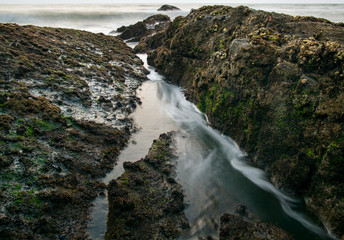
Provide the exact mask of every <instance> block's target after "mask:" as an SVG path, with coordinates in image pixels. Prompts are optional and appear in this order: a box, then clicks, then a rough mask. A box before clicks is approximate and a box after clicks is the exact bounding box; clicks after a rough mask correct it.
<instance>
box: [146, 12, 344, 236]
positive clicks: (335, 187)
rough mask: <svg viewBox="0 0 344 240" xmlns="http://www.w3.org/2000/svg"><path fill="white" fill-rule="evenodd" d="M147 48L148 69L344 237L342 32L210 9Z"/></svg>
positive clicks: (320, 22) (303, 20)
mask: <svg viewBox="0 0 344 240" xmlns="http://www.w3.org/2000/svg"><path fill="white" fill-rule="evenodd" d="M148 39H150V40H149V41H150V42H154V41H155V42H159V43H161V45H160V46H158V47H157V48H156V46H154V47H150V49H152V48H156V49H155V50H153V51H150V52H149V53H148V62H149V63H150V64H151V65H154V66H155V67H156V70H157V71H158V72H160V73H162V74H164V75H165V76H166V78H167V80H168V81H171V82H174V83H176V84H180V85H181V86H182V87H183V88H185V94H186V96H187V98H188V99H189V100H191V101H193V102H194V103H195V104H196V105H197V106H198V108H199V109H200V110H201V111H203V112H205V113H206V114H207V116H208V119H209V121H210V123H211V125H212V126H213V127H215V128H217V129H219V130H221V131H222V132H223V133H225V134H226V135H229V136H230V137H232V138H234V140H235V141H236V142H237V143H238V144H239V145H240V147H241V148H242V149H243V150H244V151H246V152H247V153H248V154H249V156H250V157H251V159H252V164H254V165H255V166H257V167H260V168H263V169H265V170H266V171H267V173H268V174H269V176H270V179H271V181H272V182H273V183H274V184H275V185H276V186H278V187H280V188H283V189H284V190H286V191H290V192H292V193H294V194H298V195H300V196H304V197H306V199H307V205H308V207H309V208H310V209H311V211H313V212H315V213H317V214H318V217H319V218H320V219H321V220H322V221H323V222H324V224H325V226H326V227H327V228H328V229H330V230H331V231H333V232H335V233H336V234H338V235H339V236H342V235H343V234H344V222H343V221H342V219H343V217H344V202H343V198H344V190H343V189H344V174H343V173H344V172H343V170H344V159H343V149H344V141H343V139H344V135H343V132H344V124H343V117H344V95H343V90H344V72H343V69H344V45H343V44H344V25H343V24H342V23H338V24H337V23H332V22H330V21H328V20H325V19H319V18H314V17H292V16H289V15H284V14H278V13H273V12H272V13H270V12H264V11H256V10H253V9H250V8H247V7H243V6H240V7H237V8H231V7H227V6H206V7H202V8H200V9H198V10H193V11H192V12H191V13H190V14H189V15H188V16H186V17H177V18H176V19H175V20H174V21H173V22H172V23H171V24H170V25H169V27H168V28H167V29H166V30H165V31H164V32H163V34H161V35H156V37H155V36H153V37H147V39H146V42H148ZM148 49H149V48H148Z"/></svg>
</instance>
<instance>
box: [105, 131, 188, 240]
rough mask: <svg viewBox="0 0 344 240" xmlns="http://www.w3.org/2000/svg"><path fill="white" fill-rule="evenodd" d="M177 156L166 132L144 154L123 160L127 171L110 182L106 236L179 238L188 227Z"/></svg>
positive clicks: (114, 237) (108, 238)
mask: <svg viewBox="0 0 344 240" xmlns="http://www.w3.org/2000/svg"><path fill="white" fill-rule="evenodd" d="M175 158H176V156H175V155H174V147H173V136H172V133H167V134H161V135H160V137H159V138H158V139H157V140H154V142H153V144H152V146H151V148H150V149H149V152H148V154H147V156H146V157H145V158H143V159H141V160H139V161H137V162H134V163H130V162H125V163H124V164H123V166H124V169H125V172H124V173H123V174H122V175H121V176H120V177H119V178H118V179H116V180H112V181H111V182H110V184H109V185H108V193H109V194H108V198H109V215H108V222H107V227H108V228H107V233H106V238H105V239H107V240H110V239H147V240H148V239H177V238H178V237H179V236H180V235H181V233H182V232H183V231H184V230H186V229H187V228H188V222H187V219H186V217H185V215H184V212H183V210H184V208H185V204H184V202H183V199H184V195H183V192H182V187H181V185H180V184H179V183H177V182H176V180H175V179H174V177H175V169H174V165H175V162H174V161H175Z"/></svg>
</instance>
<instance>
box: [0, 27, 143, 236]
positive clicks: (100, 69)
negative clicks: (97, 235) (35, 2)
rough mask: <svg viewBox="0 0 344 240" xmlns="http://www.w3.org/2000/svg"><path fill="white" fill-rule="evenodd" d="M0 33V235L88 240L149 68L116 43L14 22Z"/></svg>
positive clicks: (84, 34)
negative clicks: (105, 181)
mask: <svg viewBox="0 0 344 240" xmlns="http://www.w3.org/2000/svg"><path fill="white" fill-rule="evenodd" d="M0 33H1V34H0V59H1V60H0V85H1V88H0V206H1V209H0V238H1V239H38V240H39V239H87V233H86V228H87V223H88V221H89V211H90V206H91V205H92V202H93V200H94V199H95V198H96V197H97V196H98V194H101V193H102V192H103V191H104V190H105V185H104V184H103V183H102V182H101V181H100V180H99V179H100V177H103V176H104V175H105V173H106V172H107V171H109V170H110V169H111V168H112V167H113V164H114V163H115V162H116V160H117V157H118V155H119V151H120V150H121V149H122V148H123V147H124V146H125V145H126V143H127V142H128V139H129V136H130V132H131V130H133V126H132V121H131V120H130V119H128V118H127V115H128V114H129V113H130V112H131V111H132V109H134V108H135V106H136V104H139V103H140V101H139V99H137V98H136V97H135V96H134V94H135V90H136V88H137V87H138V86H139V85H140V83H141V82H142V81H143V80H144V79H145V78H146V77H145V73H146V71H145V70H144V68H143V66H142V62H141V60H140V59H139V58H138V57H136V56H135V55H134V54H133V52H132V50H131V49H130V48H129V47H127V46H126V45H125V43H123V41H122V40H120V39H119V38H117V37H111V36H105V35H102V34H93V33H88V32H85V31H77V30H72V29H55V28H41V27H35V26H18V25H15V24H0ZM113 89H114V90H113ZM95 113H96V114H97V116H95ZM106 115H109V116H110V117H112V118H110V117H107V116H106Z"/></svg>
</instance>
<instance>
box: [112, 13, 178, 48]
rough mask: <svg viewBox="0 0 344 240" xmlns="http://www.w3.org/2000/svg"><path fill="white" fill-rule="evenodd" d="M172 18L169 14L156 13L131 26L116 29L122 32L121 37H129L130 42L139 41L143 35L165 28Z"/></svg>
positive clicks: (124, 38)
mask: <svg viewBox="0 0 344 240" xmlns="http://www.w3.org/2000/svg"><path fill="white" fill-rule="evenodd" d="M170 22H171V19H170V17H169V16H167V15H162V14H156V15H153V16H150V17H148V18H146V19H145V20H143V21H139V22H137V23H135V24H133V25H130V26H127V27H126V26H122V27H120V28H118V29H117V30H116V32H120V33H121V34H120V35H119V37H120V38H122V39H123V40H127V39H129V42H138V41H140V39H141V38H142V37H146V36H149V35H153V34H155V33H156V32H159V31H161V30H163V29H165V28H166V27H167V26H168V24H169V23H170Z"/></svg>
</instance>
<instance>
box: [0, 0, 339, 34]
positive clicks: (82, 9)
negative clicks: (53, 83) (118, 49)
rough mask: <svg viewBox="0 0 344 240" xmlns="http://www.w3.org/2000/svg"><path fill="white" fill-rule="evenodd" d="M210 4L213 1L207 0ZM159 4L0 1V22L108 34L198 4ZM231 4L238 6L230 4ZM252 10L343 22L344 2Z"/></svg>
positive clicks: (261, 6)
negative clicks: (164, 9) (165, 7)
mask: <svg viewBox="0 0 344 240" xmlns="http://www.w3.org/2000/svg"><path fill="white" fill-rule="evenodd" d="M209 4H210V5H211V4H212V3H211V2H209ZM160 6H161V5H158V4H89V5H82V4H81V5H80V4H79V5H73V4H71V5H59V4H55V5H38V4H36V5H20V4H16V5H13V4H12V5H10V4H7V5H6V4H1V1H0V22H1V23H17V24H20V25H30V24H31V25H37V26H48V27H63V28H75V29H81V30H86V31H91V32H95V33H99V32H101V33H104V34H109V33H110V32H111V31H113V30H116V29H117V28H118V27H121V26H123V25H129V24H134V23H136V22H138V21H141V20H143V19H145V18H147V17H149V16H151V15H154V14H158V13H161V14H167V15H168V16H170V17H171V18H172V19H173V18H175V17H176V16H186V15H187V14H188V13H189V12H190V10H191V9H196V8H198V7H201V6H202V5H200V4H177V5H176V6H177V7H179V8H180V9H181V11H167V12H159V11H157V9H158V8H159V7H160ZM230 6H233V7H235V6H237V4H236V5H233V4H232V5H230ZM247 6H249V7H251V8H253V9H261V10H266V11H274V12H279V13H286V14H290V15H294V16H296V15H300V16H315V17H321V18H326V19H329V20H331V21H334V22H344V4H312V5H310V4H308V5H305V4H297V5H291V4H259V5H258V4H248V5H247Z"/></svg>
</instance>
